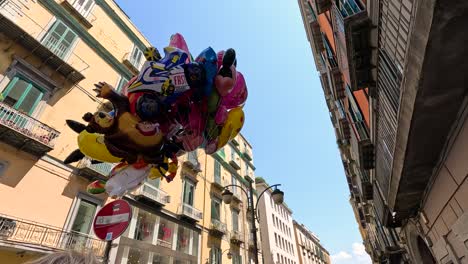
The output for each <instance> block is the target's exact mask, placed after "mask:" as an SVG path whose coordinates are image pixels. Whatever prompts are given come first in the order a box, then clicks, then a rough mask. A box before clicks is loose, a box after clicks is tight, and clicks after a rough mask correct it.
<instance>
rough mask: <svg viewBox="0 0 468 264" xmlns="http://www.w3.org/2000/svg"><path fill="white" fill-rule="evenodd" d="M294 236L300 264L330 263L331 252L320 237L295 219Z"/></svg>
mask: <svg viewBox="0 0 468 264" xmlns="http://www.w3.org/2000/svg"><path fill="white" fill-rule="evenodd" d="M293 225H294V237H295V238H296V247H297V250H298V255H299V263H300V264H330V263H331V262H330V254H329V253H328V251H327V250H326V249H325V248H324V247H323V246H322V244H320V239H319V238H318V237H317V236H316V235H315V234H314V233H312V231H310V230H309V229H308V228H307V227H306V226H305V225H304V224H300V223H298V222H296V221H295V220H293Z"/></svg>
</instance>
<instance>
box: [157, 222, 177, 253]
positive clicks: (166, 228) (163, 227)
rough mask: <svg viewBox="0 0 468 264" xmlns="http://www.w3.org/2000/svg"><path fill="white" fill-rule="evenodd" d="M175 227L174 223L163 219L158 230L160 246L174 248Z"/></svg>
mask: <svg viewBox="0 0 468 264" xmlns="http://www.w3.org/2000/svg"><path fill="white" fill-rule="evenodd" d="M174 225H175V224H174V223H173V222H170V221H168V220H166V219H164V218H161V220H160V222H159V230H158V245H160V246H163V247H166V248H172V239H173V233H174V227H175V226H174Z"/></svg>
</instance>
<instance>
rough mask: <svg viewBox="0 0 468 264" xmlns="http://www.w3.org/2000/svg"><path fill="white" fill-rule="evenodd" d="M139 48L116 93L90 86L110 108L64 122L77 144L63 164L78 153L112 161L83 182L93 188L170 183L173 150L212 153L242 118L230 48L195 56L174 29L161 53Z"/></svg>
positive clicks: (240, 86) (242, 86)
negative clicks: (137, 67)
mask: <svg viewBox="0 0 468 264" xmlns="http://www.w3.org/2000/svg"><path fill="white" fill-rule="evenodd" d="M144 54H145V58H146V59H147V61H146V62H145V63H144V64H143V67H142V69H141V71H140V72H139V73H138V74H137V75H136V76H134V77H133V78H131V80H130V81H129V82H128V83H127V85H125V86H124V87H123V89H122V92H121V93H119V92H117V91H115V90H114V89H113V88H112V87H111V86H110V85H109V84H107V83H105V82H100V83H97V84H96V85H95V89H94V91H95V92H96V93H97V94H96V95H97V97H99V98H102V99H105V100H108V101H110V102H111V103H112V106H113V111H111V112H110V113H108V112H106V111H94V112H88V113H85V114H84V116H83V120H84V121H86V124H81V123H79V122H76V121H72V120H68V121H67V124H68V125H69V127H71V128H72V129H73V130H74V131H75V132H77V133H78V149H77V150H75V151H73V153H71V154H70V155H69V156H68V157H67V159H66V160H65V163H71V162H75V161H78V160H80V159H82V158H84V157H87V158H89V159H91V160H92V161H91V162H92V163H99V162H110V163H118V164H117V165H116V166H115V167H114V169H113V170H112V172H111V173H110V177H109V179H108V180H107V182H103V181H96V182H93V183H91V184H90V185H89V186H88V191H89V192H91V193H95V194H98V193H102V192H104V191H105V192H107V193H108V194H109V195H111V196H122V195H124V194H125V193H126V192H128V191H131V190H132V189H135V188H137V187H138V186H139V185H140V184H141V183H142V182H143V181H144V180H145V179H146V178H150V179H155V178H165V179H166V180H167V181H168V182H170V181H172V179H173V178H174V177H175V176H176V174H177V170H178V161H177V159H178V158H177V157H178V156H180V155H183V154H184V153H186V152H188V151H193V150H196V149H197V148H204V149H205V152H206V153H207V154H211V153H214V152H215V151H217V150H219V149H220V148H222V147H223V146H224V145H226V144H227V143H228V142H229V141H230V140H232V138H234V137H235V136H236V135H237V134H238V133H239V131H240V130H241V128H242V126H243V124H244V120H245V116H244V112H243V110H242V107H243V106H244V104H245V101H246V100H247V95H248V92H247V85H246V82H245V79H244V76H243V75H242V73H241V72H239V71H238V70H237V59H236V52H235V51H234V49H227V50H226V51H219V52H218V53H216V52H215V51H214V50H213V49H212V48H211V47H209V48H206V49H205V50H203V51H202V52H201V53H200V54H199V55H198V56H197V57H196V59H193V57H192V55H191V54H190V51H189V48H188V45H187V43H186V42H185V39H184V37H183V36H182V35H181V34H179V33H176V34H174V35H172V36H171V39H170V42H169V45H168V46H167V47H165V48H164V57H162V56H161V55H160V53H159V51H158V50H157V49H156V48H154V47H150V48H147V49H146V50H145V52H144Z"/></svg>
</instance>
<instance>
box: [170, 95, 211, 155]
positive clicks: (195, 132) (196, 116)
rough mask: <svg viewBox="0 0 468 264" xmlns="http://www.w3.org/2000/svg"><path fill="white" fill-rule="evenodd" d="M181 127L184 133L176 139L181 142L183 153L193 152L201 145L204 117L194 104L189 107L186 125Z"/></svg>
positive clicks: (204, 123) (204, 124)
mask: <svg viewBox="0 0 468 264" xmlns="http://www.w3.org/2000/svg"><path fill="white" fill-rule="evenodd" d="M182 126H183V127H184V130H185V132H184V133H183V134H182V135H180V136H178V137H177V138H178V139H179V140H180V141H181V142H182V145H183V148H184V150H185V151H193V150H195V149H197V148H198V147H199V146H201V144H203V141H204V140H205V138H204V137H203V132H204V131H205V126H206V117H204V116H203V115H202V113H201V111H200V107H198V106H197V105H196V104H192V105H191V106H190V113H189V115H188V120H187V123H185V124H182Z"/></svg>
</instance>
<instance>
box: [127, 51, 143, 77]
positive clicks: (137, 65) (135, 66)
mask: <svg viewBox="0 0 468 264" xmlns="http://www.w3.org/2000/svg"><path fill="white" fill-rule="evenodd" d="M122 63H123V64H124V65H125V66H127V68H128V69H129V70H130V71H131V72H132V73H133V74H135V75H138V73H139V72H140V69H141V66H143V60H141V61H140V62H138V61H135V59H134V58H132V52H127V53H125V55H124V57H123V58H122Z"/></svg>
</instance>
